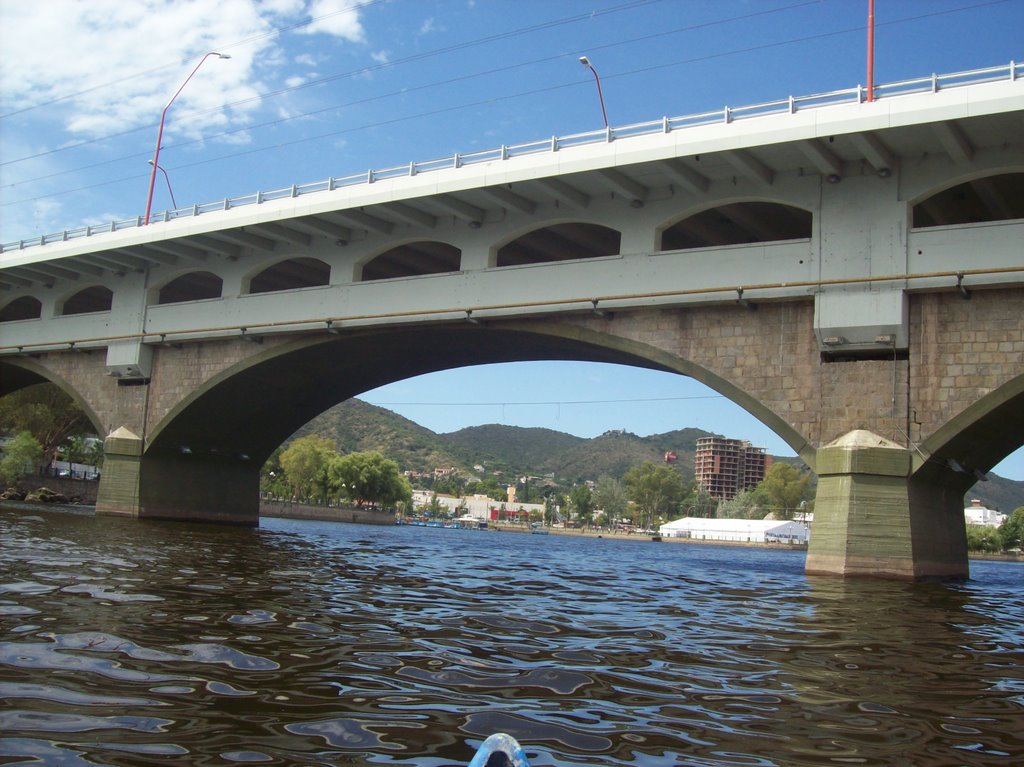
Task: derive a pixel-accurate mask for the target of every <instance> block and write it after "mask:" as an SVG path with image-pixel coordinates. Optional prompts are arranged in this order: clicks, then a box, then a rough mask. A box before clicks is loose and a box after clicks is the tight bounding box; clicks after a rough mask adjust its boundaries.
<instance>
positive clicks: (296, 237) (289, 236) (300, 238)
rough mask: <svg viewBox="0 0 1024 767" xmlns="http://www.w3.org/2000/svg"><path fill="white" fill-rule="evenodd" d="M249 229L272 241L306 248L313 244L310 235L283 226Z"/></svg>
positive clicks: (271, 225)
mask: <svg viewBox="0 0 1024 767" xmlns="http://www.w3.org/2000/svg"><path fill="white" fill-rule="evenodd" d="M249 228H250V229H251V230H252V231H253V232H255V233H256V234H259V235H261V236H266V237H269V238H270V239H272V240H281V241H282V242H290V243H292V244H293V245H302V246H304V247H307V248H308V247H309V246H310V245H312V244H313V238H312V237H311V236H310V235H308V234H306V233H305V232H300V231H298V230H296V229H292V228H291V227H289V226H284V225H283V224H271V223H267V224H257V225H256V226H252V227H249Z"/></svg>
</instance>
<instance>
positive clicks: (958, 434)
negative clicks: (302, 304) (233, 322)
mask: <svg viewBox="0 0 1024 767" xmlns="http://www.w3.org/2000/svg"><path fill="white" fill-rule="evenodd" d="M814 311H815V310H814V301H813V300H787V301H777V302H765V303H763V304H760V305H757V306H756V307H754V306H750V305H740V304H738V303H736V302H735V301H730V302H726V303H722V304H719V305H711V306H707V305H704V306H700V307H689V308H686V307H683V308H679V307H671V308H637V309H632V310H628V311H621V312H617V313H614V314H613V313H606V314H603V315H597V314H596V313H578V314H558V315H549V316H540V317H529V318H522V319H497V320H494V321H481V322H479V323H469V322H465V321H462V322H441V323H422V324H410V325H408V326H405V327H385V328H381V327H376V328H374V327H368V328H361V329H353V330H348V331H344V332H334V333H331V332H326V331H323V330H320V331H316V332H306V333H294V334H280V335H267V336H265V337H263V338H261V339H256V340H258V341H259V342H258V343H254V342H253V339H246V338H244V337H242V338H238V337H234V338H231V339H220V340H205V341H201V342H196V343H178V344H166V345H152V346H150V347H147V348H148V350H149V353H150V354H151V355H152V371H151V375H150V377H149V378H148V379H147V380H145V381H144V382H141V383H136V384H134V385H131V384H126V383H124V382H120V383H119V382H118V381H117V380H116V379H114V378H111V377H110V376H108V375H106V374H105V373H106V359H105V355H104V354H103V353H89V352H74V351H61V352H44V353H41V354H38V355H34V356H24V357H17V358H6V359H5V360H4V361H3V365H4V368H3V374H4V377H5V379H6V381H5V388H16V385H17V384H24V383H28V382H30V381H42V380H49V381H53V382H56V383H57V384H59V385H60V386H61V387H62V388H63V389H65V390H66V391H68V392H69V393H71V394H72V396H74V397H75V398H76V399H77V400H78V401H79V402H80V403H81V404H82V405H83V407H84V408H85V409H86V412H87V413H88V414H89V415H90V417H91V418H92V420H93V422H94V423H95V425H96V427H97V430H98V431H99V432H101V433H104V434H108V435H109V436H108V437H107V440H106V445H105V449H106V454H107V455H106V463H105V466H104V472H103V476H102V480H101V485H100V491H99V498H98V503H97V512H98V513H99V514H119V515H129V516H133V517H138V518H154V519H176V520H183V521H185V520H187V521H214V522H224V523H233V524H245V525H256V524H258V488H259V471H260V467H261V466H262V464H263V463H264V461H265V460H266V459H267V458H268V457H269V456H270V454H271V453H272V452H273V450H274V449H276V448H277V447H278V445H280V444H281V443H282V442H283V441H284V440H285V439H287V438H288V437H289V436H290V435H291V434H292V433H294V431H295V430H296V429H298V428H299V427H300V426H302V425H303V424H304V423H306V422H307V421H308V420H309V419H310V418H312V417H314V416H316V415H317V414H319V413H321V412H322V411H323V410H325V409H327V408H328V407H330V406H332V405H334V404H336V403H337V402H340V401H343V400H345V399H347V398H349V397H352V396H356V395H358V394H360V393H362V392H364V391H367V390H370V389H372V388H375V387H377V386H380V385H383V384H385V383H388V382H391V381H396V380H401V379H404V378H408V377H412V376H415V375H420V374H422V373H427V372H432V371H438V370H445V369H451V368H457V367H461V366H465V365H470V364H481V363H493V362H508V361H517V360H544V359H552V360H554V359H561V360H586V361H595V362H612V363H620V364H628V365H634V366H641V367H647V368H652V369H658V370H663V371H671V372H676V373H679V374H682V375H687V376H690V377H693V378H695V379H697V380H699V381H701V382H703V383H705V384H707V385H708V386H710V387H711V388H712V389H714V390H715V391H717V392H719V393H721V394H723V395H724V396H726V397H728V398H729V399H731V400H732V401H734V402H736V403H737V404H738V405H740V406H741V407H743V408H745V409H746V410H747V411H748V412H750V413H751V414H753V415H754V416H756V417H757V418H759V419H760V420H761V421H762V422H764V423H765V424H767V425H768V426H769V427H771V428H772V429H773V430H774V431H775V432H776V433H778V434H779V435H780V436H782V437H783V439H785V441H786V442H787V443H788V444H789V445H790V446H791V447H792V448H793V449H794V450H795V451H796V452H797V453H798V455H799V456H800V457H801V458H802V459H803V460H804V461H805V462H806V463H807V465H808V466H809V467H810V468H811V469H813V470H814V471H815V472H816V473H817V475H818V480H819V481H818V489H817V497H816V501H815V518H814V522H813V525H812V531H811V543H810V548H809V551H808V557H807V565H806V569H807V572H808V573H811V574H835V575H842V576H858V575H863V576H874V577H890V578H900V579H908V580H918V579H923V578H950V577H953V578H957V577H966V576H967V575H968V565H967V550H966V538H965V530H964V520H963V506H962V500H963V494H964V493H965V492H966V491H967V490H968V489H969V488H970V487H971V486H972V485H973V484H974V482H975V481H976V480H977V478H978V477H979V476H982V475H983V474H984V472H986V471H987V470H988V469H990V468H991V467H992V466H994V465H995V464H996V463H998V461H999V460H1001V459H1002V458H1003V457H1005V456H1006V455H1008V454H1009V453H1010V452H1012V450H1014V449H1016V447H1018V446H1019V444H1020V435H1021V434H1022V433H1024V366H1022V364H1021V362H1022V360H1024V324H1022V323H1021V320H1020V318H1021V317H1024V293H1022V292H1021V291H1019V290H1014V289H1011V288H1006V289H993V290H988V291H984V292H978V293H977V294H975V295H974V296H973V297H972V299H971V300H964V298H963V297H962V296H961V295H960V294H958V293H957V292H955V291H947V292H933V293H921V294H911V295H910V296H909V307H908V317H909V325H908V327H909V334H908V336H909V337H908V349H907V350H906V351H905V352H900V351H897V350H894V349H884V348H883V349H882V350H881V351H880V352H879V353H877V354H873V355H869V356H867V357H865V356H864V355H860V356H852V357H849V358H843V357H841V356H838V355H836V356H831V355H828V354H822V353H821V351H820V346H819V344H818V343H817V341H816V339H815V334H814V322H813V319H814ZM968 328H969V329H968ZM8 383H9V384H11V385H12V386H11V387H7V384H8ZM684 419H685V414H682V413H681V414H680V416H679V419H678V420H679V421H683V420H684Z"/></svg>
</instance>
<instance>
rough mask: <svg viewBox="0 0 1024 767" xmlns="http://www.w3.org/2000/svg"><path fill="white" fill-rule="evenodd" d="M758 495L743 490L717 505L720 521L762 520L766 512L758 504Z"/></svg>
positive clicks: (759, 497)
mask: <svg viewBox="0 0 1024 767" xmlns="http://www.w3.org/2000/svg"><path fill="white" fill-rule="evenodd" d="M760 499H761V496H760V494H758V493H756V492H754V491H753V490H744V491H742V492H740V493H737V494H736V497H735V498H733V499H732V500H730V501H723V502H722V503H720V504H718V517H719V518H720V519H762V518H763V517H764V515H765V514H766V511H765V510H764V508H763V507H762V506H761V504H760V503H759V501H760Z"/></svg>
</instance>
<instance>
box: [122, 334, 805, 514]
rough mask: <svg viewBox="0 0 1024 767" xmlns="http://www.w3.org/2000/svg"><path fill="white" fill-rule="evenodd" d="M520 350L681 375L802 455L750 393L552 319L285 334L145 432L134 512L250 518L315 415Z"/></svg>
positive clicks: (690, 366)
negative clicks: (270, 468) (264, 475)
mask: <svg viewBox="0 0 1024 767" xmlns="http://www.w3.org/2000/svg"><path fill="white" fill-rule="evenodd" d="M373 360H378V361H379V364H374V363H373ZM526 360H574V361H590V362H610V363H617V364H625V365H632V366H635V367H644V368H649V369H653V370H661V371H665V372H675V373H680V374H683V375H688V376H691V377H693V378H695V379H696V380H699V381H701V382H703V383H705V384H707V385H708V386H710V387H711V388H713V389H714V390H716V391H718V392H719V393H721V394H723V395H725V396H726V397H728V398H729V399H730V400H732V401H733V402H736V403H737V404H739V405H740V406H741V407H743V408H745V409H746V410H748V411H749V412H750V413H752V414H753V415H754V416H755V417H757V418H758V419H760V420H761V421H762V422H764V423H765V424H766V425H768V426H769V427H770V428H772V429H773V430H775V431H776V432H777V433H779V434H780V436H781V437H782V438H783V439H784V440H785V441H786V442H787V443H788V444H790V445H791V446H792V447H793V448H794V449H795V450H797V452H798V453H800V454H801V456H803V457H805V459H806V460H809V461H811V462H812V463H813V450H812V449H811V448H810V447H809V445H808V443H807V441H806V439H805V437H804V436H803V435H801V434H799V433H798V432H797V431H796V430H795V429H794V428H793V427H791V426H789V425H788V424H787V423H786V422H785V421H784V420H783V419H782V418H781V417H779V416H778V415H776V414H774V413H773V412H772V411H771V410H770V409H769V408H768V407H767V406H765V405H762V404H761V403H759V402H758V401H757V400H756V398H755V397H753V396H752V395H750V394H748V393H747V392H745V391H743V390H742V389H741V388H740V387H738V386H737V385H735V384H732V383H730V382H729V381H727V380H726V379H724V378H722V377H721V376H719V375H717V374H716V373H714V372H713V371H710V370H707V369H704V368H702V367H701V366H699V365H697V364H695V363H693V362H691V361H688V360H686V359H683V358H681V357H678V356H677V355H675V354H673V353H670V352H667V351H662V350H659V349H656V348H654V347H651V346H650V345H648V344H646V343H643V342H640V341H636V340H631V339H629V338H624V337H618V336H615V335H612V334H610V333H606V332H602V331H600V330H595V329H591V328H586V327H582V326H578V325H571V324H566V323H558V322H537V321H531V322H514V321H513V322H502V323H493V324H488V325H487V326H484V327H478V326H474V325H470V324H466V325H465V326H464V327H463V326H461V325H456V326H451V325H446V326H427V327H424V326H417V327H412V328H405V329H395V330H386V331H381V330H376V331H372V330H367V331H365V332H352V333H349V334H347V335H345V336H332V335H329V334H324V335H319V336H306V337H304V338H301V339H296V340H292V341H286V342H283V343H280V344H277V345H275V346H273V347H271V348H266V349H259V350H258V351H256V352H255V353H254V354H252V355H251V356H249V357H247V358H246V359H244V360H242V361H240V362H237V363H235V364H234V365H232V366H230V367H228V368H226V369H224V370H223V371H222V372H220V373H219V374H217V375H216V376H213V377H211V378H210V379H209V380H208V381H207V382H206V383H204V384H202V385H201V386H198V387H196V388H195V389H194V390H193V391H191V392H190V393H189V394H188V395H187V396H186V397H185V398H184V399H182V400H181V401H179V402H178V403H177V404H176V405H174V406H173V407H172V408H170V409H169V410H168V411H167V412H166V414H165V415H164V416H163V417H162V418H160V419H159V422H158V423H156V424H154V425H152V426H151V428H150V429H149V431H148V440H147V446H146V449H145V452H144V454H143V456H142V459H141V470H140V475H139V476H140V498H141V505H142V507H143V509H144V515H145V516H161V517H169V518H180V517H181V516H182V515H183V514H185V515H188V513H189V511H191V513H192V514H194V517H192V518H203V517H204V516H205V515H206V514H208V513H209V512H210V509H211V508H217V509H224V510H225V512H224V513H225V515H226V516H225V517H224V521H232V522H239V523H244V524H255V522H256V506H257V503H258V482H259V471H260V468H261V466H262V465H263V463H264V462H265V460H266V459H267V458H268V457H269V456H270V455H271V453H272V452H273V451H274V450H275V449H276V448H277V447H278V446H279V445H280V444H281V443H282V442H284V441H285V440H286V439H287V438H288V437H289V436H290V435H292V434H293V433H295V431H296V430H297V429H299V428H300V427H301V426H302V425H304V424H305V423H307V422H308V421H309V420H310V419H312V418H313V417H315V416H316V415H318V414H320V413H322V412H323V411H325V410H327V409H328V408H330V407H332V406H333V405H335V404H337V403H338V402H342V401H344V400H347V399H349V398H351V397H354V396H357V395H358V394H361V393H363V392H365V391H369V390H371V389H374V388H377V387H379V386H382V385H385V384H387V383H392V382H394V381H399V380H403V379H406V378H411V377H414V376H417V375H422V374H424V373H431V372H437V371H440V370H447V369H452V368H459V367H465V366H469V365H478V364H488V363H496V362H514V361H526ZM268 383H269V384H270V385H268ZM268 391H269V392H273V400H272V401H267V392H268ZM186 477H187V478H188V479H187V481H186V479H185V478H186Z"/></svg>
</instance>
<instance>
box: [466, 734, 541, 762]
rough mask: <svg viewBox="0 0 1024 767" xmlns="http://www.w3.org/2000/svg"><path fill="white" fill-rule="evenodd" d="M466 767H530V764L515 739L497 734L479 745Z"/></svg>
mask: <svg viewBox="0 0 1024 767" xmlns="http://www.w3.org/2000/svg"><path fill="white" fill-rule="evenodd" d="M467 767H530V762H529V760H528V759H527V758H526V754H525V753H524V752H523V747H522V746H520V745H519V743H518V741H516V739H515V738H513V737H512V736H511V735H506V734H505V733H503V732H498V733H495V734H494V735H491V736H490V737H489V738H487V740H485V741H484V742H483V743H481V744H480V748H478V749H477V752H476V754H475V755H474V756H473V759H472V760H471V761H470V763H469V764H468V765H467Z"/></svg>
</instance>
